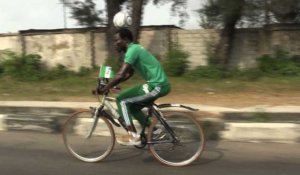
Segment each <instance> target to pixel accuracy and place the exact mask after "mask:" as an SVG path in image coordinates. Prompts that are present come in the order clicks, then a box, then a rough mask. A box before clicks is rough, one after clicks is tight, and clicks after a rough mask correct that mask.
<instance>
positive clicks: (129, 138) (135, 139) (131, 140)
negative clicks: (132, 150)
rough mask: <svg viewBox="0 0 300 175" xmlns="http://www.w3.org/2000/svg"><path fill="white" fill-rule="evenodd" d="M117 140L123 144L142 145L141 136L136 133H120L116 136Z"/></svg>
mask: <svg viewBox="0 0 300 175" xmlns="http://www.w3.org/2000/svg"><path fill="white" fill-rule="evenodd" d="M116 139H117V142H118V143H119V144H121V145H129V146H130V145H140V144H141V138H140V136H139V135H138V134H136V133H129V134H127V135H119V136H117V137H116Z"/></svg>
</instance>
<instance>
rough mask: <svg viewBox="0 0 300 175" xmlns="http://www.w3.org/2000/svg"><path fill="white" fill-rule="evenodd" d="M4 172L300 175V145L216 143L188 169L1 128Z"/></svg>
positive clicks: (143, 155) (140, 154) (142, 154)
mask: <svg viewBox="0 0 300 175" xmlns="http://www.w3.org/2000/svg"><path fill="white" fill-rule="evenodd" d="M0 142H1V144H0V174H1V175H2V174H3V175H61V174H63V175H77V174H78V175H95V174H103V175H118V174H122V175H124V174H126V175H127V174H130V175H141V174H143V175H148V174H149V175H156V174H165V175H169V174H171V175H186V174H189V175H194V174H195V175H196V174H197V175H199V174H205V175H208V174H209V175H220V174H222V175H235V174H238V175H250V174H251V175H253V174H255V175H286V174H288V175H298V174H299V171H300V144H274V143H272V144H271V143H267V144H266V143H264V144H262V143H241V142H225V141H222V142H210V143H208V144H207V147H206V151H205V152H204V154H203V155H202V158H201V159H200V160H199V161H197V162H195V163H194V164H193V165H191V166H188V167H183V168H174V167H167V166H163V165H161V164H159V163H158V162H156V161H155V160H154V159H153V158H152V157H151V155H150V154H149V153H148V152H147V151H146V150H137V149H135V148H132V147H124V146H116V148H115V149H114V151H113V153H112V155H111V156H110V157H109V158H108V159H106V160H105V161H104V162H101V163H84V162H80V161H78V160H76V159H73V158H72V157H70V156H69V155H68V154H67V153H66V150H65V148H64V146H63V143H62V139H61V137H60V135H57V134H40V133H30V132H0Z"/></svg>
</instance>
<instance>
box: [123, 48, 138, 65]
mask: <svg viewBox="0 0 300 175" xmlns="http://www.w3.org/2000/svg"><path fill="white" fill-rule="evenodd" d="M137 58H138V49H137V48H136V47H132V48H128V50H127V52H126V54H125V59H124V60H125V63H128V64H131V65H133V64H134V63H135V62H136V60H137Z"/></svg>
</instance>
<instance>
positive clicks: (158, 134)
mask: <svg viewBox="0 0 300 175" xmlns="http://www.w3.org/2000/svg"><path fill="white" fill-rule="evenodd" d="M152 134H153V136H152V138H153V139H155V140H161V139H163V138H165V136H166V135H167V134H166V133H165V132H164V131H163V130H162V129H160V128H157V129H155V130H154V131H153V133H152Z"/></svg>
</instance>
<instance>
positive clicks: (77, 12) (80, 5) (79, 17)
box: [61, 0, 106, 27]
mask: <svg viewBox="0 0 300 175" xmlns="http://www.w3.org/2000/svg"><path fill="white" fill-rule="evenodd" d="M61 1H62V2H63V3H65V5H67V6H68V7H69V8H71V17H72V18H74V19H75V20H76V21H77V23H78V25H80V26H86V27H96V26H103V25H104V24H105V22H106V21H105V18H104V17H103V13H104V11H103V10H97V9H96V4H95V3H94V2H93V0H84V2H83V1H78V0H76V1H74V2H73V3H66V2H65V0H61Z"/></svg>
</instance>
